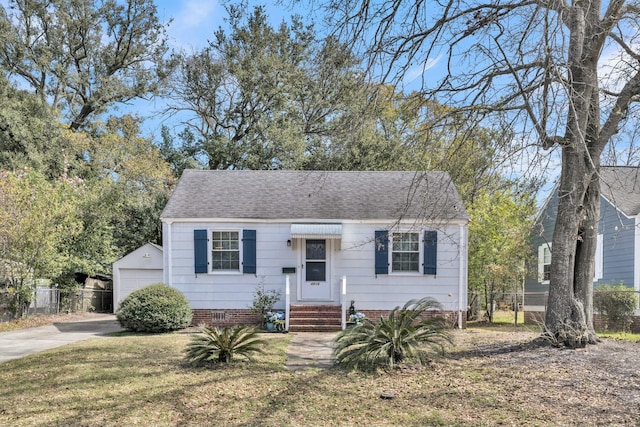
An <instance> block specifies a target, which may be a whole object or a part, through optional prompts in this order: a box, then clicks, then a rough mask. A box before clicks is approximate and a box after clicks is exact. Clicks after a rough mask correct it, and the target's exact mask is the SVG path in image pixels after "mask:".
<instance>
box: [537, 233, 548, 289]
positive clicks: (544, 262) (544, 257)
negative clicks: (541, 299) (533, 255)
mask: <svg viewBox="0 0 640 427" xmlns="http://www.w3.org/2000/svg"><path fill="white" fill-rule="evenodd" d="M538 277H539V280H540V282H542V283H549V279H550V278H551V246H550V245H549V244H548V243H545V244H544V245H541V246H539V247H538Z"/></svg>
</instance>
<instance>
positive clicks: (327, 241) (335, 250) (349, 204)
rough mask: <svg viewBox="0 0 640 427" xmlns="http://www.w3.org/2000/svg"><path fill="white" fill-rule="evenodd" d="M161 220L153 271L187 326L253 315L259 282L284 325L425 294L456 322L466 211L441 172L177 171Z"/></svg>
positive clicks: (334, 322)
mask: <svg viewBox="0 0 640 427" xmlns="http://www.w3.org/2000/svg"><path fill="white" fill-rule="evenodd" d="M161 220H162V227H163V248H164V253H163V257H164V262H163V265H164V274H163V279H164V282H165V283H167V284H168V285H170V286H172V287H175V288H177V289H178V290H180V291H181V292H182V293H183V294H184V295H185V296H186V298H187V299H188V300H189V302H190V303H191V306H192V308H193V310H194V323H195V324H198V323H202V322H204V323H208V324H222V325H224V324H234V323H247V322H253V321H255V315H253V314H252V313H250V311H249V310H248V308H249V306H251V303H252V299H253V293H254V291H255V289H256V286H257V285H259V284H264V286H265V288H266V289H277V290H280V291H281V293H282V298H281V300H280V302H279V303H278V304H277V305H276V308H277V309H280V310H282V311H284V312H286V314H287V326H288V327H289V328H290V330H292V331H295V330H333V329H336V328H337V329H339V328H340V327H341V326H342V327H344V315H341V313H345V310H346V309H347V307H348V306H349V305H350V303H351V301H354V304H355V307H356V309H357V310H358V311H360V312H364V313H365V314H367V315H368V316H378V315H380V314H386V313H388V311H389V310H391V309H393V308H394V307H396V306H399V305H403V304H404V303H406V302H407V301H408V300H410V299H415V298H421V297H425V296H431V297H434V298H436V299H437V300H438V301H439V302H440V303H441V304H442V305H443V307H444V309H445V310H446V311H447V312H448V313H449V315H450V316H451V318H452V320H454V321H455V322H456V323H457V324H458V325H459V326H460V327H463V326H464V325H465V322H466V319H465V313H466V307H467V223H468V215H467V212H466V210H465V208H464V206H463V204H462V202H461V200H460V197H459V195H458V193H457V192H456V190H455V188H454V186H453V184H452V182H451V179H450V177H449V175H448V174H447V173H444V172H429V173H416V172H322V171H204V170H187V171H185V172H184V174H183V175H182V177H181V179H180V181H179V182H178V184H177V186H176V188H175V190H174V192H173V195H172V196H171V198H170V200H169V201H168V203H167V205H166V207H165V209H164V211H163V213H162V216H161ZM310 311H315V314H314V315H312V314H309V312H310ZM310 318H312V319H310Z"/></svg>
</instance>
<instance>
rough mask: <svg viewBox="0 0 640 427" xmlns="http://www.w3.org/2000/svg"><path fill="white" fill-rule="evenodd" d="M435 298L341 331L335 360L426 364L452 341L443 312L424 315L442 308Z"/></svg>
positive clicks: (362, 365) (357, 365)
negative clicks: (434, 353) (438, 314)
mask: <svg viewBox="0 0 640 427" xmlns="http://www.w3.org/2000/svg"><path fill="white" fill-rule="evenodd" d="M441 308H442V307H441V305H440V303H438V302H437V301H436V300H435V299H433V298H429V297H426V298H422V299H420V300H411V301H408V302H407V303H406V304H405V305H404V306H403V307H402V308H400V307H396V308H394V309H393V310H392V311H391V313H389V316H388V317H386V318H385V317H380V319H378V320H377V321H376V322H374V321H372V320H371V319H364V321H363V322H362V324H361V325H358V326H355V327H354V328H351V329H345V330H344V331H342V332H340V333H339V334H338V337H337V338H336V346H335V349H334V353H335V357H336V361H337V362H338V363H339V364H340V365H342V366H344V367H346V368H349V369H359V370H373V369H376V368H385V367H388V368H395V367H396V366H397V365H398V364H400V363H402V362H404V361H412V362H414V363H418V364H420V365H422V364H424V363H425V362H426V361H427V360H428V357H429V356H430V355H431V354H432V353H433V351H434V350H435V351H437V352H440V353H443V352H444V350H445V344H451V343H452V340H451V334H450V329H449V327H448V326H447V322H446V320H445V319H444V318H443V317H440V316H429V317H427V316H425V312H426V311H428V310H441Z"/></svg>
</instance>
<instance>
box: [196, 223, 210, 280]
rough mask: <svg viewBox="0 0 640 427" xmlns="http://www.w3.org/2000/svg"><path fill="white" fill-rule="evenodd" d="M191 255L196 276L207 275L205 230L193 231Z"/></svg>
mask: <svg viewBox="0 0 640 427" xmlns="http://www.w3.org/2000/svg"><path fill="white" fill-rule="evenodd" d="M193 254H194V256H193V259H194V264H195V272H196V274H198V273H208V272H209V265H208V264H209V263H208V256H207V230H193Z"/></svg>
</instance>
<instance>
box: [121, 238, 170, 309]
mask: <svg viewBox="0 0 640 427" xmlns="http://www.w3.org/2000/svg"><path fill="white" fill-rule="evenodd" d="M163 252H164V251H163V250H162V248H160V247H158V246H156V245H152V244H150V243H147V244H146V245H143V246H141V247H140V248H138V249H136V250H135V251H133V252H131V253H130V254H128V255H126V256H124V257H122V258H121V259H119V260H118V261H116V262H114V263H113V302H114V307H113V309H114V312H115V311H117V310H118V306H119V305H120V301H122V300H123V299H125V298H126V297H127V295H129V294H130V293H131V292H133V291H135V290H137V289H140V288H142V287H145V286H147V285H151V284H153V283H160V282H162V281H163V263H164V259H163Z"/></svg>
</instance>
